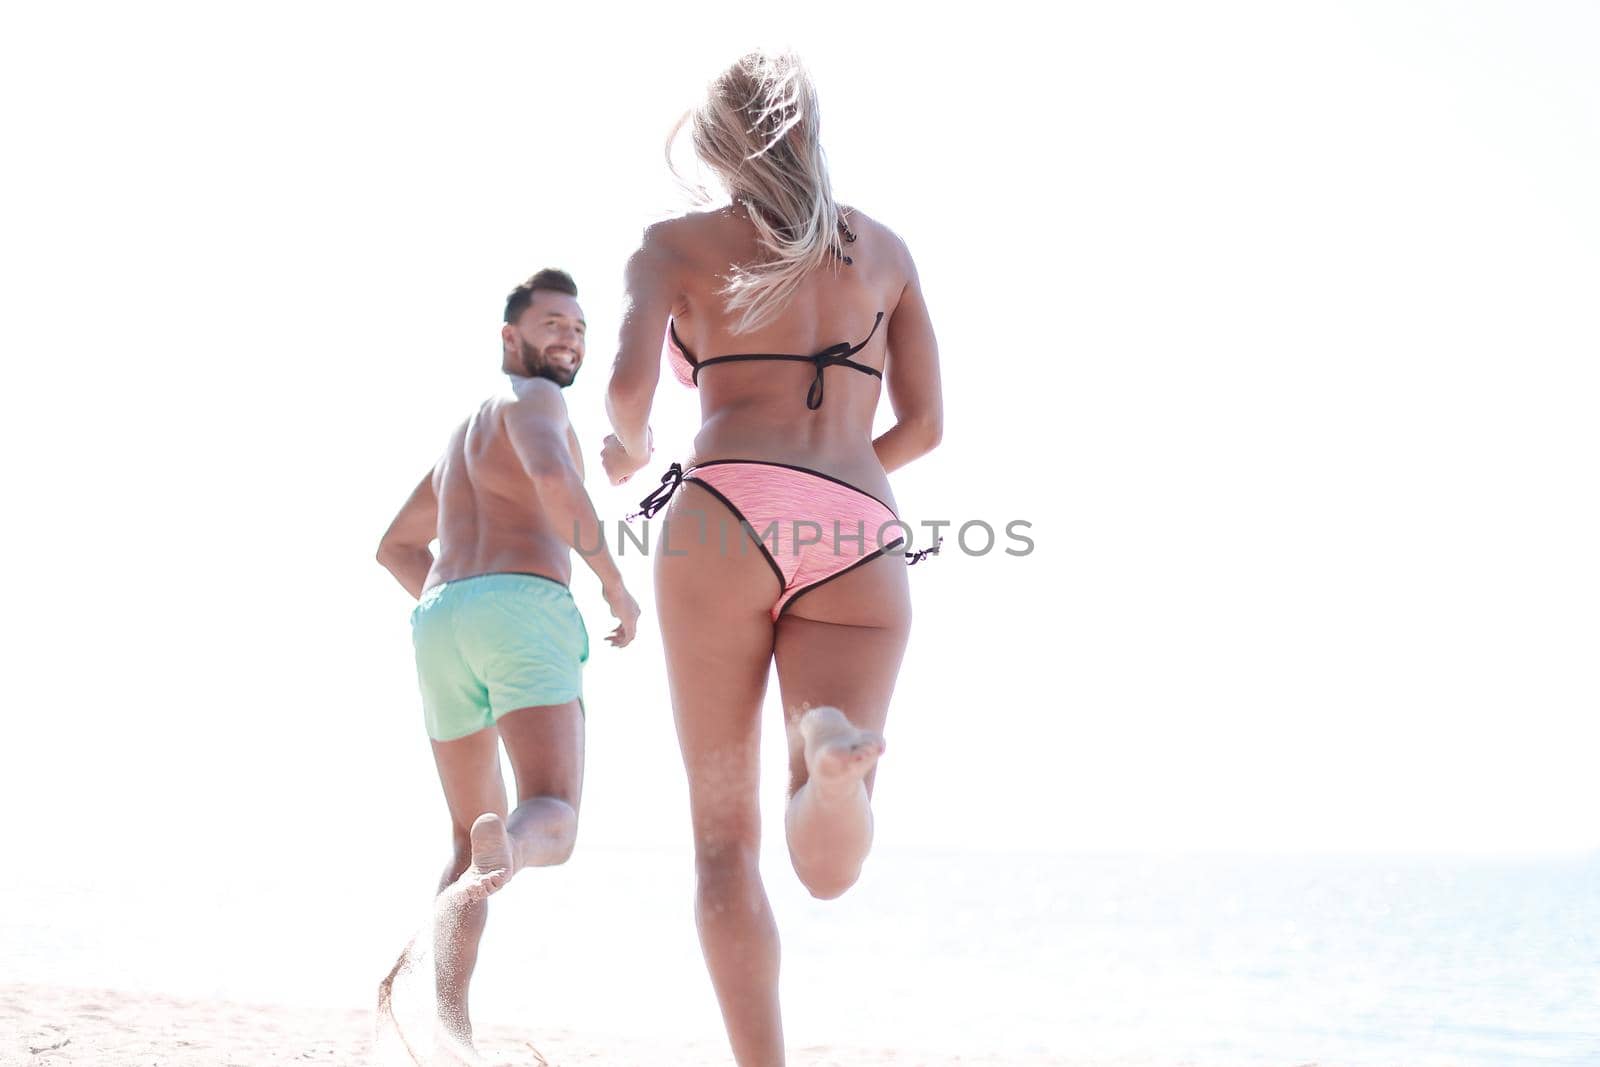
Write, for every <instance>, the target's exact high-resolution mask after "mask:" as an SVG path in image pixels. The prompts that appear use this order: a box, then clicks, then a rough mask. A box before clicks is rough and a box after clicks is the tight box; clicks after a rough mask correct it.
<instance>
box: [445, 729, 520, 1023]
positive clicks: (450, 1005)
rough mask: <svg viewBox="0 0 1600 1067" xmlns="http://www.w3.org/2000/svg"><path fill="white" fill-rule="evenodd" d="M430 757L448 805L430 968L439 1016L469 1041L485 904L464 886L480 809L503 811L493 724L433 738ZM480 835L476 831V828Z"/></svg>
mask: <svg viewBox="0 0 1600 1067" xmlns="http://www.w3.org/2000/svg"><path fill="white" fill-rule="evenodd" d="M433 758H434V762H435V764H437V766H438V768H439V783H440V784H441V785H442V786H443V787H444V798H445V804H446V805H447V806H448V807H449V809H450V843H451V855H450V862H449V864H448V865H447V866H446V867H445V870H444V875H443V877H442V878H441V879H440V881H439V903H438V907H437V908H436V909H435V913H436V914H435V927H434V972H435V980H436V981H437V983H438V997H439V1018H440V1020H441V1021H442V1022H443V1023H444V1025H445V1027H446V1028H447V1029H448V1030H449V1031H450V1032H451V1033H452V1034H454V1035H455V1036H457V1037H459V1038H461V1039H462V1040H463V1041H470V1040H471V1036H472V1022H471V1019H470V1017H469V1016H468V1012H467V987H468V985H469V984H470V983H471V981H472V971H473V968H474V967H476V966H477V962H478V942H479V941H480V939H481V938H482V937H483V926H484V921H485V920H486V919H487V917H488V913H489V907H488V903H487V902H486V900H485V897H486V896H487V893H483V892H472V891H469V890H468V888H467V882H468V881H470V880H464V878H463V876H464V875H466V874H467V873H468V871H469V869H470V867H471V865H472V825H473V822H474V821H476V820H477V818H478V817H479V816H480V815H483V814H485V813H491V814H493V815H496V816H503V815H504V814H505V810H506V789H505V783H504V781H503V779H502V778H501V775H500V743H499V739H498V738H497V737H496V735H495V731H494V730H492V729H485V730H479V731H477V732H476V733H471V734H468V735H467V736H466V737H462V738H458V739H457V740H454V741H434V742H433ZM480 836H481V834H480Z"/></svg>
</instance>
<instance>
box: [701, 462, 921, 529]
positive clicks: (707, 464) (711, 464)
mask: <svg viewBox="0 0 1600 1067" xmlns="http://www.w3.org/2000/svg"><path fill="white" fill-rule="evenodd" d="M729 463H754V464H757V465H758V466H762V467H782V468H783V469H784V470H791V471H799V472H800V473H801V474H814V475H816V476H817V477H818V478H824V479H826V480H828V481H830V482H832V483H833V484H835V485H842V486H844V487H845V488H846V489H852V490H854V491H855V492H857V493H860V494H861V495H862V496H864V497H866V498H867V499H868V500H872V501H876V502H877V503H878V504H881V505H883V509H884V510H885V511H887V512H888V513H889V514H891V515H894V508H891V507H890V506H889V505H888V504H885V503H884V502H883V501H881V500H878V498H877V497H875V496H873V495H872V494H871V493H869V492H867V491H866V490H865V489H861V488H858V487H856V486H854V485H851V484H850V483H849V482H847V481H845V480H844V479H843V478H835V477H834V476H833V475H831V474H824V473H823V472H822V471H816V470H812V469H811V468H810V467H801V466H799V465H798V464H794V463H776V462H774V461H772V460H769V459H708V460H706V461H705V462H704V463H696V464H695V465H694V466H693V467H691V468H689V469H690V470H691V471H695V470H699V469H700V468H701V467H720V466H724V465H726V464H729ZM895 518H896V519H899V518H900V516H898V515H895Z"/></svg>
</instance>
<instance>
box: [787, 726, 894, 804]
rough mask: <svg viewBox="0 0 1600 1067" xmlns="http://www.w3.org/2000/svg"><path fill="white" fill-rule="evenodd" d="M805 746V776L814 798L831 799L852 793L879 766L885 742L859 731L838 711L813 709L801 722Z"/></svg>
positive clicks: (871, 733) (870, 731)
mask: <svg viewBox="0 0 1600 1067" xmlns="http://www.w3.org/2000/svg"><path fill="white" fill-rule="evenodd" d="M800 736H801V737H802V738H804V739H805V743H806V751H805V756H806V773H807V774H808V775H809V776H810V783H811V786H812V788H813V789H814V790H815V791H816V793H817V795H819V796H822V797H825V798H832V797H838V796H847V795H850V794H852V793H854V792H855V790H856V789H857V788H858V787H859V785H860V783H861V781H862V779H864V778H865V777H866V776H867V772H869V771H871V770H872V768H873V767H875V766H877V764H878V757H879V756H881V755H883V750H884V747H885V744H886V742H885V741H884V739H883V735H882V734H880V733H877V732H876V731H873V730H861V729H858V728H857V727H856V726H855V725H854V724H852V723H851V722H850V720H849V719H847V718H845V717H844V712H842V711H840V710H839V709H838V708H830V707H821V708H812V709H811V710H810V711H808V712H806V713H805V715H804V716H802V717H801V719H800Z"/></svg>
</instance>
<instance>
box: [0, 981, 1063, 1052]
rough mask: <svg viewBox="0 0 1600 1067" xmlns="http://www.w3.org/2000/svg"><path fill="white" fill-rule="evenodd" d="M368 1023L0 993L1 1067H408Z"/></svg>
mask: <svg viewBox="0 0 1600 1067" xmlns="http://www.w3.org/2000/svg"><path fill="white" fill-rule="evenodd" d="M373 1038H374V1026H373V1015H372V1013H371V1012H364V1011H355V1010H351V1011H342V1012H341V1011H329V1010H323V1009H316V1008H304V1007H282V1006H272V1005H265V1004H238V1003H230V1002H227V1001H220V1000H216V1001H213V1000H186V999H182V998H177V997H168V996H161V995H158V994H149V993H137V994H135V993H126V992H118V991H114V990H106V989H70V988H63V987H56V986H43V985H7V986H0V1063H3V1064H6V1065H11V1064H16V1065H27V1067H79V1065H88V1064H96V1065H108V1067H109V1065H115V1067H168V1065H172V1067H268V1065H274V1067H276V1065H282V1064H323V1065H332V1067H355V1065H357V1064H361V1065H366V1064H385V1065H386V1064H390V1063H402V1064H403V1063H407V1062H411V1061H409V1060H408V1059H406V1058H405V1056H404V1053H403V1052H398V1051H397V1050H395V1049H394V1048H393V1047H391V1046H390V1045H389V1044H388V1043H387V1042H379V1043H378V1044H377V1045H375V1044H374V1040H373ZM478 1047H479V1051H480V1053H481V1054H482V1057H483V1062H484V1063H485V1064H495V1065H502V1064H505V1065H510V1064H516V1065H519V1067H559V1065H567V1064H582V1065H590V1064H593V1065H599V1064H616V1065H641V1064H648V1065H651V1067H691V1065H693V1067H705V1065H708V1064H722V1063H731V1062H732V1061H731V1058H730V1057H729V1055H728V1053H727V1051H726V1049H725V1048H723V1047H722V1046H720V1045H712V1044H709V1043H700V1042H694V1043H684V1042H681V1041H679V1042H673V1041H667V1042H660V1043H656V1042H651V1043H644V1042H641V1041H639V1040H637V1039H616V1038H611V1037H607V1036H605V1035H603V1034H592V1033H591V1034H582V1033H573V1032H570V1031H566V1030H560V1029H551V1030H544V1031H540V1032H538V1033H531V1032H523V1031H519V1030H517V1029H515V1028H512V1027H506V1026H493V1025H490V1026H483V1027H480V1030H479V1040H478ZM790 1062H791V1063H792V1064H797V1065H804V1067H851V1065H855V1064H904V1065H907V1067H910V1065H928V1067H946V1065H953V1064H960V1065H962V1067H998V1065H1000V1064H1001V1063H1006V1064H1025V1065H1036V1064H1045V1063H1056V1064H1059V1063H1064V1062H1066V1061H1064V1060H1061V1059H1054V1058H1051V1059H1043V1058H1039V1059H1023V1060H1019V1059H1017V1058H1016V1057H1015V1056H1007V1057H1005V1058H1004V1059H1003V1060H1002V1059H991V1058H986V1057H977V1058H975V1057H972V1056H966V1055H960V1056H947V1057H940V1056H937V1055H935V1056H930V1055H928V1054H925V1053H921V1052H918V1053H903V1052H896V1051H893V1050H889V1049H866V1048H855V1047H845V1046H827V1047H812V1048H802V1049H796V1050H793V1052H792V1053H791V1057H790Z"/></svg>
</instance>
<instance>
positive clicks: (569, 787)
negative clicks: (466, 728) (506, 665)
mask: <svg viewBox="0 0 1600 1067" xmlns="http://www.w3.org/2000/svg"><path fill="white" fill-rule="evenodd" d="M496 726H497V727H498V728H499V731H500V739H501V740H502V741H504V742H505V746H506V755H507V756H509V757H510V759H511V770H512V773H513V774H515V775H516V779H517V807H516V810H514V811H512V813H511V816H510V818H509V819H506V820H505V821H504V822H503V823H501V821H500V820H499V819H498V818H497V817H496V816H495V815H490V816H488V817H484V818H481V819H480V820H479V821H478V825H477V827H476V832H475V834H474V835H473V836H474V845H475V846H476V849H477V850H476V851H475V852H474V854H473V859H474V861H475V865H477V866H480V867H483V868H485V869H488V868H490V867H492V866H495V865H498V866H501V867H503V868H504V870H505V877H504V878H502V879H499V880H498V881H497V882H496V884H494V886H493V888H494V889H498V888H500V886H501V885H504V884H505V882H506V881H508V880H509V879H510V877H511V876H512V875H514V874H516V872H518V871H520V870H522V869H523V868H524V867H549V866H553V865H554V864H558V863H565V862H566V860H567V857H568V856H570V855H572V847H573V845H574V844H575V843H576V842H577V838H578V802H579V799H580V798H581V796H582V794H583V708H582V706H581V705H580V704H579V703H578V701H576V700H569V701H567V702H566V703H565V704H553V705H547V706H543V707H530V708H518V709H517V710H516V711H508V712H506V713H505V714H504V715H502V716H500V718H499V720H498V721H497V722H496ZM491 891H492V890H491Z"/></svg>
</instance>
